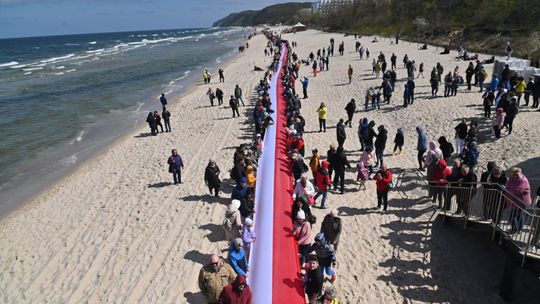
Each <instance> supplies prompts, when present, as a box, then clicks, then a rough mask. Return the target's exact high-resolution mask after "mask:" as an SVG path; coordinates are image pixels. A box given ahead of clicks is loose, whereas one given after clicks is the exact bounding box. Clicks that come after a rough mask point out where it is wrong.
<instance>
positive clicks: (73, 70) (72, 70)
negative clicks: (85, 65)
mask: <svg viewBox="0 0 540 304" xmlns="http://www.w3.org/2000/svg"><path fill="white" fill-rule="evenodd" d="M76 70H77V69H71V70H67V71H66V73H71V72H75V71H76Z"/></svg>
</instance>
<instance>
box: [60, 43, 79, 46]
mask: <svg viewBox="0 0 540 304" xmlns="http://www.w3.org/2000/svg"><path fill="white" fill-rule="evenodd" d="M64 45H65V46H77V45H80V44H78V43H66V44H64Z"/></svg>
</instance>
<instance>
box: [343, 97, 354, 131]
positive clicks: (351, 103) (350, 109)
mask: <svg viewBox="0 0 540 304" xmlns="http://www.w3.org/2000/svg"><path fill="white" fill-rule="evenodd" d="M345 111H346V112H347V121H346V122H345V125H347V124H349V128H352V120H353V115H354V111H356V101H355V100H354V98H353V99H351V101H349V103H348V104H347V106H346V107H345Z"/></svg>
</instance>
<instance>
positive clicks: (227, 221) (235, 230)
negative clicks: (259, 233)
mask: <svg viewBox="0 0 540 304" xmlns="http://www.w3.org/2000/svg"><path fill="white" fill-rule="evenodd" d="M240 204H241V202H240V201H239V200H237V199H233V200H232V201H231V203H230V204H229V206H228V207H227V210H226V211H225V218H224V219H223V224H222V226H223V229H224V230H225V239H226V240H227V241H229V242H231V243H232V241H233V240H234V239H236V238H239V237H240V235H241V231H242V229H243V225H242V216H241V214H240V211H239V210H238V209H239V208H240Z"/></svg>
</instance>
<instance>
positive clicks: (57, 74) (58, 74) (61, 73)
mask: <svg viewBox="0 0 540 304" xmlns="http://www.w3.org/2000/svg"><path fill="white" fill-rule="evenodd" d="M54 75H56V76H60V75H64V72H60V73H54Z"/></svg>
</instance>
